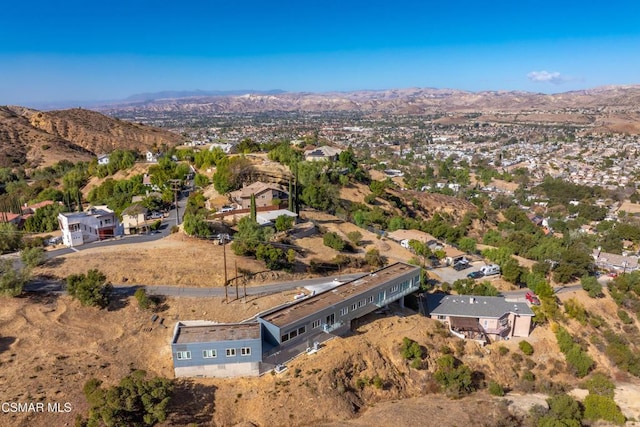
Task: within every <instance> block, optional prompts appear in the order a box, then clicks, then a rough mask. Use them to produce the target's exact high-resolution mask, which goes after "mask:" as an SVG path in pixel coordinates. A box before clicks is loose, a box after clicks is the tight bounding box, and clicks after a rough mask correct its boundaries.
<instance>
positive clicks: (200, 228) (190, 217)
mask: <svg viewBox="0 0 640 427" xmlns="http://www.w3.org/2000/svg"><path fill="white" fill-rule="evenodd" d="M183 221H184V222H183V226H184V232H185V233H187V234H188V235H189V236H196V237H207V236H209V235H210V234H211V227H210V226H209V223H208V222H207V221H206V220H205V218H204V216H203V215H201V214H192V213H186V214H185V215H184V218H183Z"/></svg>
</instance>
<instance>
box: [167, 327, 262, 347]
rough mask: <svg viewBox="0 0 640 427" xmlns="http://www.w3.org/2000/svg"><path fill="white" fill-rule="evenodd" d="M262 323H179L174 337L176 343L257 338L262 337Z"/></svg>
mask: <svg viewBox="0 0 640 427" xmlns="http://www.w3.org/2000/svg"><path fill="white" fill-rule="evenodd" d="M261 328H262V327H261V325H260V324H259V323H257V322H252V323H219V324H209V325H196V326H190V325H182V324H179V325H178V328H177V333H176V335H175V336H174V338H173V343H174V344H188V343H197V342H213V341H237V340H252V339H253V340H257V339H260V337H261V335H260V334H261V330H262V329H261Z"/></svg>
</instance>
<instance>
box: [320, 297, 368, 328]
mask: <svg viewBox="0 0 640 427" xmlns="http://www.w3.org/2000/svg"><path fill="white" fill-rule="evenodd" d="M367 303H368V304H372V303H373V295H371V296H370V297H369V298H367V299H361V300H360V301H358V302H354V303H353V304H351V311H356V310H357V309H359V308H362V307H364V306H365V305H367ZM348 313H349V307H342V308H341V309H340V316H346V315H347V314H348ZM318 322H319V320H318ZM318 326H320V325H319V324H318Z"/></svg>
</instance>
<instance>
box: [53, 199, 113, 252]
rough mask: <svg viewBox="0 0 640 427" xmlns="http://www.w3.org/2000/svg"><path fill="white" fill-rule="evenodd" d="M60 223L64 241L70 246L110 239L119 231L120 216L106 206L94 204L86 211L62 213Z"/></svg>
mask: <svg viewBox="0 0 640 427" xmlns="http://www.w3.org/2000/svg"><path fill="white" fill-rule="evenodd" d="M58 225H59V226H60V230H61V231H62V242H63V243H64V244H65V245H66V246H69V247H74V246H80V245H83V244H85V243H90V242H97V241H99V240H105V239H109V238H112V237H115V236H116V235H117V232H118V218H117V217H116V214H115V213H114V212H113V211H112V210H111V209H109V208H107V207H106V206H93V207H90V208H89V209H87V210H86V211H84V212H63V213H60V214H58Z"/></svg>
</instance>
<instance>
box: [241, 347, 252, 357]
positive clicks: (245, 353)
mask: <svg viewBox="0 0 640 427" xmlns="http://www.w3.org/2000/svg"><path fill="white" fill-rule="evenodd" d="M240 356H251V347H242V348H241V349H240Z"/></svg>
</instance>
